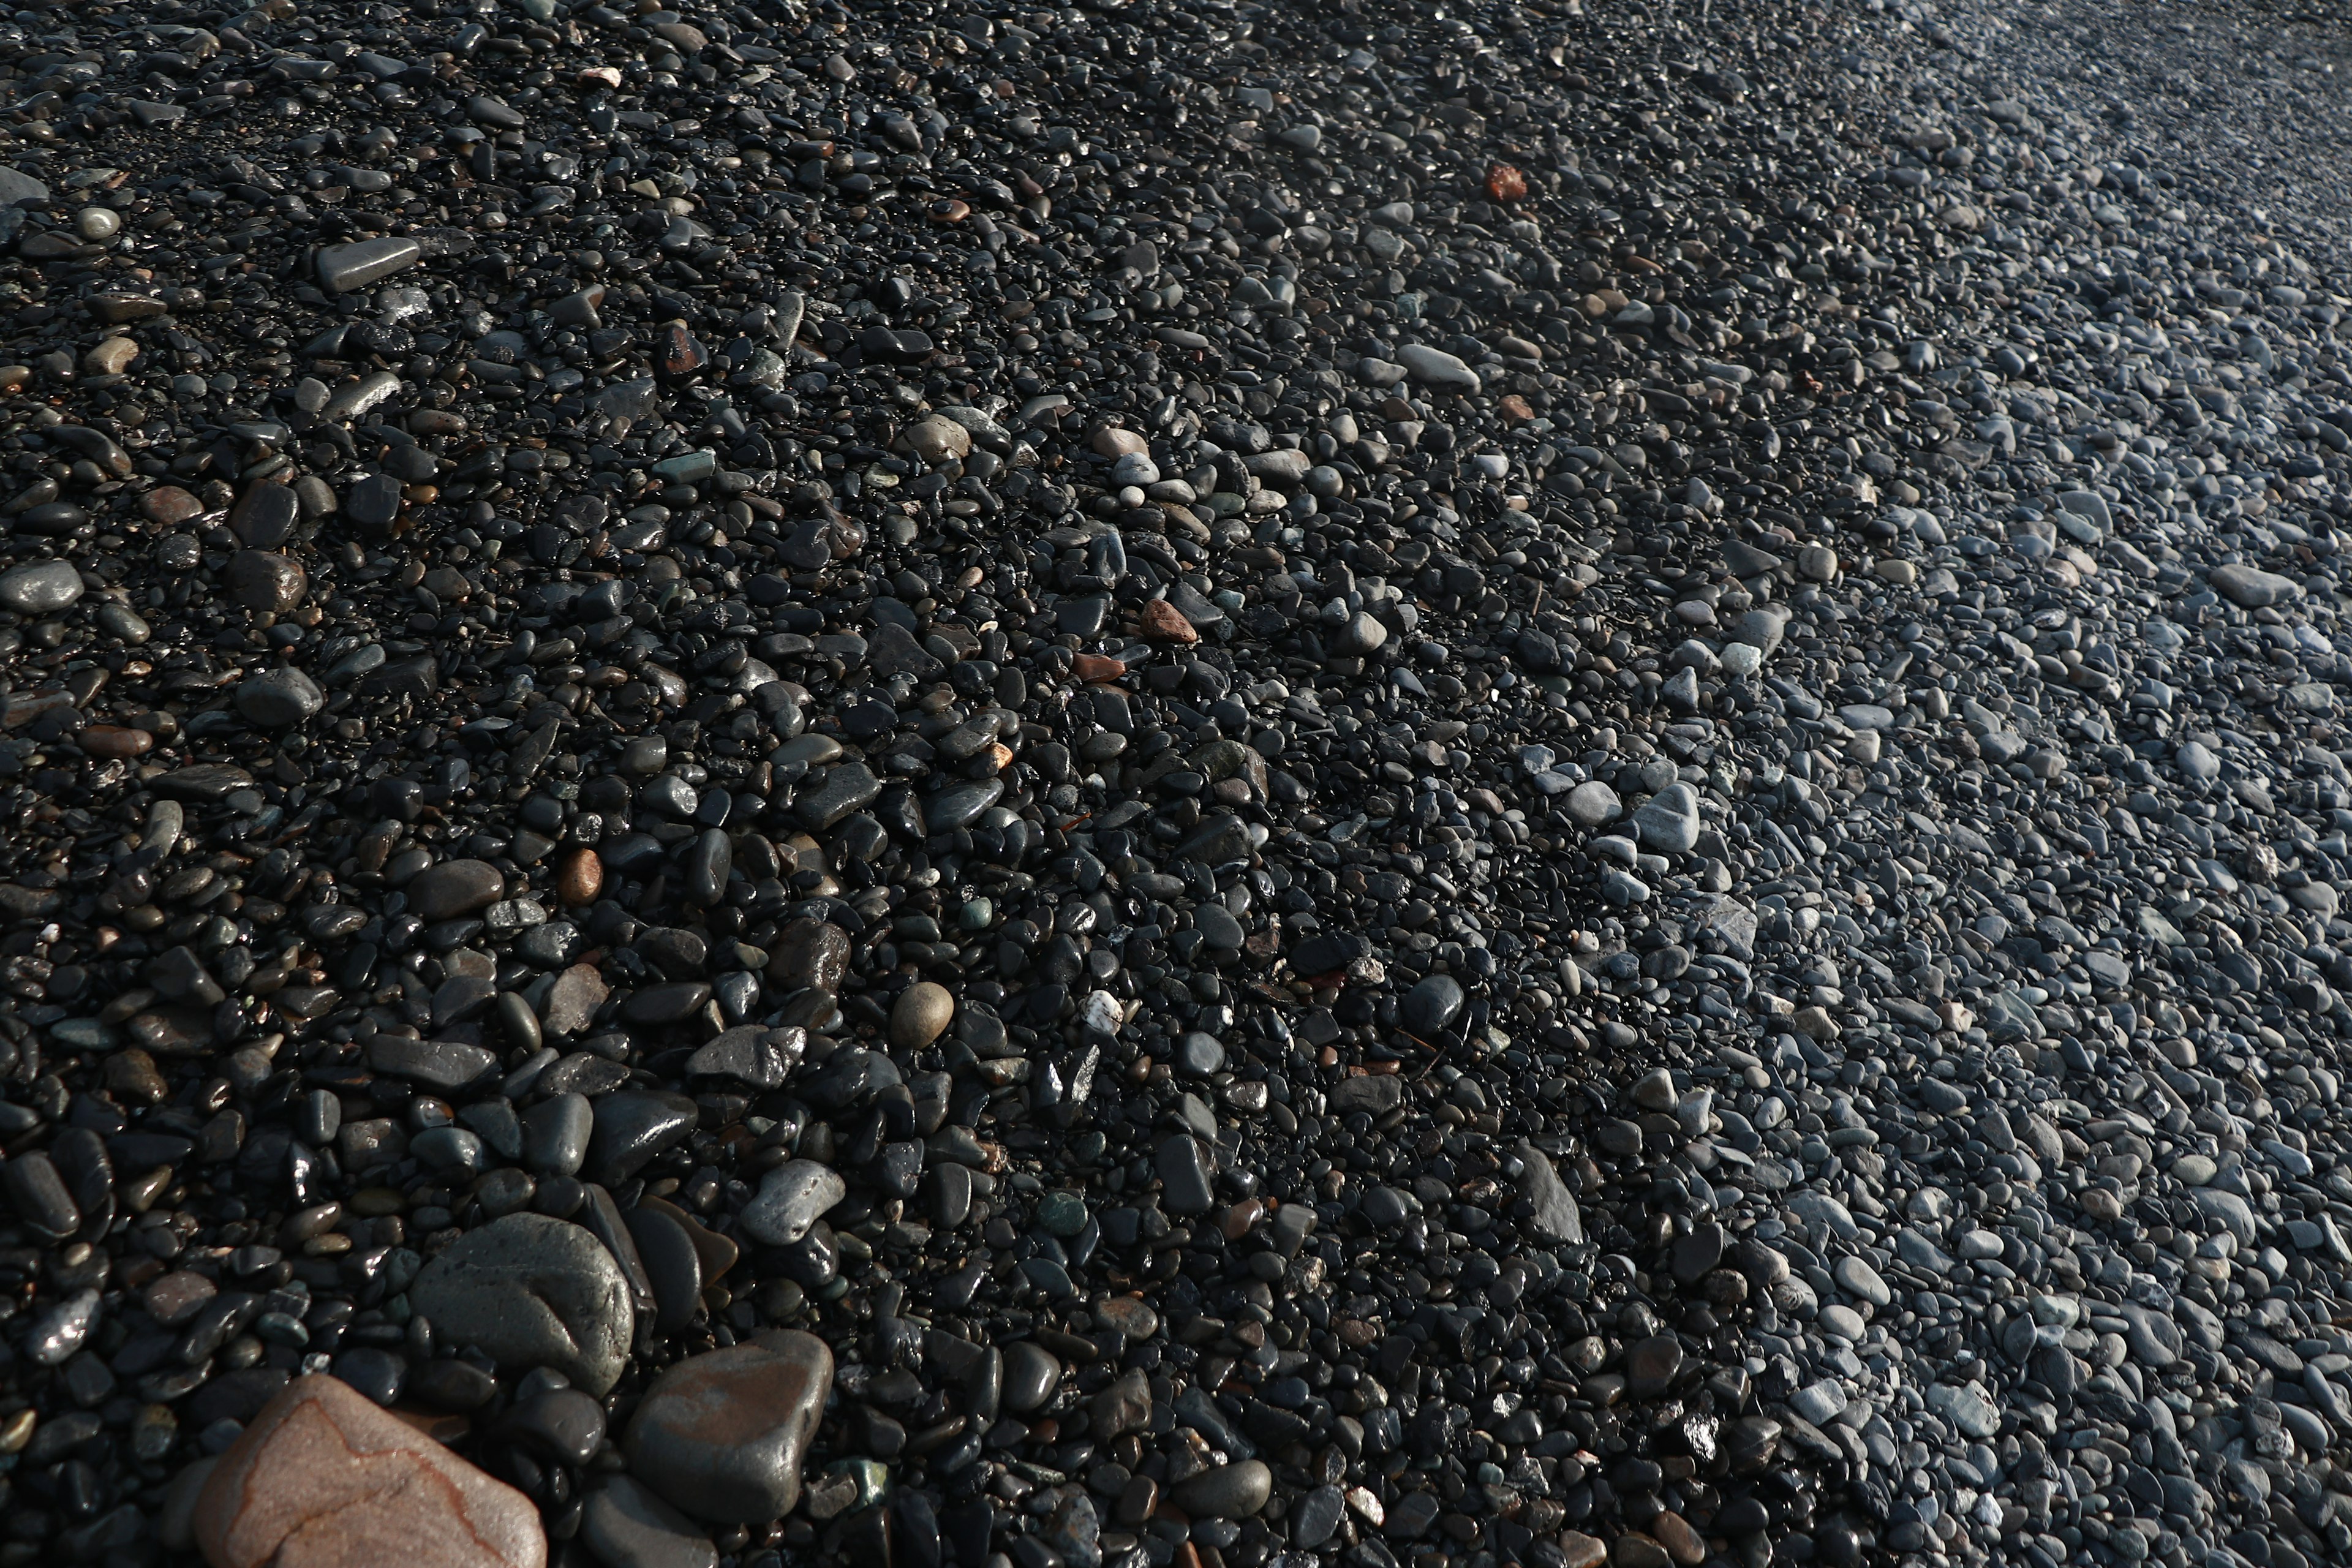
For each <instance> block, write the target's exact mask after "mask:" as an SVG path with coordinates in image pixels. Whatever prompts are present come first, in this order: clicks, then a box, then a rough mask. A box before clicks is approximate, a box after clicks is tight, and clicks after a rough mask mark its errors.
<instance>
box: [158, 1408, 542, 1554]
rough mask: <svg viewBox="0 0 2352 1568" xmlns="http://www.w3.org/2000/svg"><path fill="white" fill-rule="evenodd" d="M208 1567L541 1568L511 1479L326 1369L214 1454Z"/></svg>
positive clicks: (199, 1523)
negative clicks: (493, 1473)
mask: <svg viewBox="0 0 2352 1568" xmlns="http://www.w3.org/2000/svg"><path fill="white" fill-rule="evenodd" d="M194 1526H195V1537H196V1543H197V1545H199V1546H200V1547H202V1548H203V1549H204V1553H205V1560H206V1561H207V1562H209V1563H211V1564H212V1565H213V1568H375V1565H376V1564H380V1563H384V1562H385V1561H387V1560H388V1559H395V1558H396V1560H397V1561H398V1562H399V1563H400V1564H401V1568H542V1565H543V1564H544V1563H546V1561H547V1537H546V1534H545V1532H544V1531H542V1530H541V1526H540V1521H539V1510H537V1509H536V1508H535V1507H533V1506H532V1504H531V1502H530V1499H528V1498H526V1497H524V1496H523V1495H522V1493H520V1492H519V1491H517V1490H515V1489H513V1488H512V1487H509V1486H508V1485H506V1484H505V1483H503V1482H501V1481H496V1480H493V1479H490V1478H489V1477H488V1476H487V1475H484V1474H483V1473H482V1472H481V1471H480V1470H478V1469H476V1468H474V1467H473V1466H471V1465H469V1464H467V1462H466V1461H465V1460H463V1459H460V1458H457V1456H456V1455H454V1454H452V1453H450V1452H449V1451H448V1450H447V1449H446V1448H444V1447H442V1446H441V1445H440V1444H438V1443H436V1442H434V1441H433V1440H432V1439H431V1438H429V1437H426V1436H423V1435H421V1434H420V1433H418V1432H416V1431H415V1429H414V1428H412V1427H411V1426H408V1425H407V1424H406V1423H405V1422H404V1421H402V1420H400V1419H399V1418H398V1417H397V1416H394V1415H390V1414H389V1413H387V1412H385V1411H383V1410H382V1409H379V1408H378V1407H377V1406H376V1405H374V1404H373V1402H371V1401H370V1400H369V1399H367V1398H366V1397H365V1396H364V1395H362V1394H358V1393H355V1392H354V1391H353V1390H352V1388H351V1387H350V1386H349V1385H348V1384H344V1383H342V1382H341V1381H339V1380H337V1379H335V1378H332V1377H328V1376H324V1375H318V1376H311V1377H304V1378H298V1379H297V1380H295V1381H294V1382H292V1383H289V1384H287V1385H286V1387H285V1389H284V1390H283V1391H281V1392H280V1393H279V1394H278V1396H277V1397H276V1398H275V1399H272V1400H271V1401H270V1402H269V1403H268V1405H266V1406H264V1407H263V1409H262V1411H261V1414H260V1415H257V1416H255V1417H254V1418H253V1421H252V1423H251V1424H250V1425H248V1426H247V1427H246V1429H245V1433H244V1435H243V1436H240V1437H238V1438H237V1440H236V1443H235V1444H234V1445H232V1446H231V1447H230V1448H229V1450H228V1452H227V1453H226V1454H224V1455H223V1456H221V1460H220V1463H219V1465H218V1466H217V1467H216V1468H215V1469H214V1471H213V1473H212V1476H211V1478H210V1479H207V1480H206V1481H205V1488H204V1491H203V1493H202V1495H200V1496H199V1497H198V1498H197V1500H196V1510H195V1520H194Z"/></svg>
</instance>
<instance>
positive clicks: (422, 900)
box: [403, 860, 506, 921]
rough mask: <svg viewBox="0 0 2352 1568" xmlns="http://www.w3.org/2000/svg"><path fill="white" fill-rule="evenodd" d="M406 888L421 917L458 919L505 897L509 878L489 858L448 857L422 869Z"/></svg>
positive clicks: (411, 908)
mask: <svg viewBox="0 0 2352 1568" xmlns="http://www.w3.org/2000/svg"><path fill="white" fill-rule="evenodd" d="M403 891H404V892H405V893H406V894H407V897H408V907H409V909H410V910H413V911H414V912H415V914H416V916H417V918H418V919H420V920H427V921H446V920H455V919H457V917H458V916H459V915H467V914H471V913H473V912H474V911H475V910H478V909H481V908H482V907H484V906H485V905H487V904H492V903H495V902H497V901H498V900H499V899H500V898H502V897H504V896H505V893H506V878H505V877H504V876H503V875H502V874H500V872H499V868H497V867H496V866H493V865H491V864H490V863H489V862H488V861H487V860H445V861H443V862H442V863H441V864H440V865H438V866H428V867H427V868H425V869H424V870H422V871H420V872H418V873H417V874H416V875H415V877H414V878H412V879H410V880H409V883H408V886H407V887H406V888H405V889H403Z"/></svg>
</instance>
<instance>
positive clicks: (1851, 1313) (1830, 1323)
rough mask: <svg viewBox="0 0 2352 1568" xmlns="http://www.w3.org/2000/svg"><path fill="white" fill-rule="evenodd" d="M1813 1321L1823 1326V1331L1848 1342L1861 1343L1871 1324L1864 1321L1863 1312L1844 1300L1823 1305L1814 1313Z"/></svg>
mask: <svg viewBox="0 0 2352 1568" xmlns="http://www.w3.org/2000/svg"><path fill="white" fill-rule="evenodd" d="M1813 1321H1814V1322H1815V1323H1817V1324H1819V1325H1820V1326H1821V1331H1822V1332H1823V1333H1825V1334H1830V1335H1833V1336H1835V1337H1836V1338H1838V1339H1841V1340H1843V1341H1845V1342H1847V1343H1848V1344H1860V1343H1861V1342H1862V1337H1863V1335H1864V1334H1865V1333H1867V1332H1868V1331H1869V1325H1868V1324H1866V1323H1864V1321H1863V1320H1862V1314H1861V1313H1860V1312H1857V1311H1855V1310H1853V1308H1852V1307H1849V1306H1846V1305H1845V1304H1844V1303H1843V1302H1838V1301H1832V1302H1831V1303H1830V1304H1829V1305H1828V1306H1826V1307H1823V1308H1822V1310H1820V1311H1819V1312H1818V1313H1816V1314H1815V1315H1814V1317H1813Z"/></svg>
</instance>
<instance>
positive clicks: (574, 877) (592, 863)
mask: <svg viewBox="0 0 2352 1568" xmlns="http://www.w3.org/2000/svg"><path fill="white" fill-rule="evenodd" d="M603 891H604V860H603V859H602V858H599V857H598V855H597V853H596V851H594V850H593V849H589V848H584V847H583V848H579V849H575V850H573V851H572V853H571V854H569V855H567V856H565V857H564V858H563V864H562V866H561V867H559V868H557V869H556V873H555V896H556V898H557V899H559V900H562V903H563V906H564V907H565V908H566V909H577V908H578V907H579V906H580V905H582V904H593V903H594V902H595V901H596V895H597V894H599V893H601V892H603Z"/></svg>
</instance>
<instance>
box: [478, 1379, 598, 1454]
mask: <svg viewBox="0 0 2352 1568" xmlns="http://www.w3.org/2000/svg"><path fill="white" fill-rule="evenodd" d="M496 1430H497V1432H498V1435H499V1436H501V1437H506V1438H509V1439H512V1440H514V1441H516V1442H520V1443H523V1444H526V1445H528V1446H529V1447H530V1448H531V1449H532V1450H533V1451H535V1452H537V1453H538V1454H539V1455H540V1456H541V1458H548V1459H552V1460H554V1461H555V1462H556V1463H557V1464H560V1465H584V1464H586V1463H587V1462H588V1461H589V1460H590V1459H592V1458H594V1457H595V1454H596V1449H597V1447H599V1446H600V1445H601V1444H602V1443H603V1442H604V1404H603V1402H602V1401H599V1400H596V1399H593V1398H591V1397H590V1396H589V1395H587V1394H583V1393H582V1392H581V1391H580V1390H578V1389H576V1388H551V1389H549V1390H548V1391H547V1392H545V1393H543V1394H533V1395H532V1396H530V1398H528V1399H524V1400H521V1401H520V1402H518V1403H517V1404H516V1405H515V1406H514V1407H513V1408H512V1409H510V1410H509V1411H508V1412H507V1413H506V1414H505V1415H502V1416H500V1417H499V1422H498V1426H497V1427H496Z"/></svg>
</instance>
